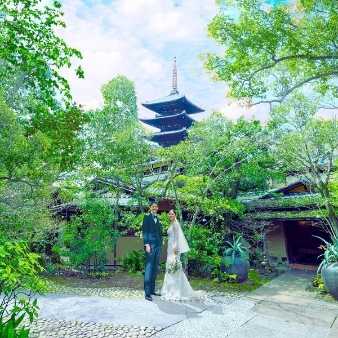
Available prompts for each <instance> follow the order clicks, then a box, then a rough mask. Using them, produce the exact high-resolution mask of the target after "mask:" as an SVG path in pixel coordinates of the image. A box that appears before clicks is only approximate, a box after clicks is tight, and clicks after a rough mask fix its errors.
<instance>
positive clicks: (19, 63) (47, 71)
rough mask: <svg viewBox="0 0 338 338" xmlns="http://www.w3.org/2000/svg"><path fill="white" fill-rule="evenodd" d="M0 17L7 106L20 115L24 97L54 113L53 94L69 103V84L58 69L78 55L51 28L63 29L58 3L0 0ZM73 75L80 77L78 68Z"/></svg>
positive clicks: (0, 71)
mask: <svg viewBox="0 0 338 338" xmlns="http://www.w3.org/2000/svg"><path fill="white" fill-rule="evenodd" d="M0 15H1V17H0V61H1V62H0V74H1V84H2V88H4V89H5V93H6V94H5V99H6V102H7V104H8V105H9V106H10V107H11V108H14V109H15V110H16V111H18V112H20V111H21V107H22V105H23V100H22V98H23V97H24V98H25V102H26V103H29V104H31V101H33V102H36V101H38V102H40V103H42V104H43V105H44V106H47V107H49V108H50V109H51V110H54V109H55V108H56V107H57V106H58V101H57V100H56V95H58V97H59V98H60V99H61V101H62V102H63V103H65V104H69V103H71V99H72V97H71V94H70V87H69V84H68V82H67V80H66V79H65V78H64V77H63V76H61V75H60V74H59V73H58V69H60V68H62V67H70V66H71V62H70V60H71V58H72V57H76V58H82V56H81V53H80V52H79V51H78V50H76V49H74V48H71V47H69V46H67V44H66V43H65V42H64V41H63V40H62V39H61V38H59V37H58V36H57V35H56V34H55V31H54V30H55V28H57V27H65V24H64V22H63V21H62V20H61V17H62V16H63V12H62V10H61V4H60V2H58V1H52V3H51V5H50V6H44V3H43V1H42V0H1V1H0ZM76 74H77V76H79V77H83V71H82V69H81V67H78V68H77V69H76ZM21 113H23V114H27V111H24V112H22V111H21Z"/></svg>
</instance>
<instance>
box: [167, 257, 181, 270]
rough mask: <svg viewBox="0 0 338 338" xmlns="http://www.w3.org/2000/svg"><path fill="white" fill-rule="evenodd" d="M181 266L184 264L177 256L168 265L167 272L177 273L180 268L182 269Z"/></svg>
mask: <svg viewBox="0 0 338 338" xmlns="http://www.w3.org/2000/svg"><path fill="white" fill-rule="evenodd" d="M181 266H182V264H181V261H180V260H179V259H177V257H175V258H174V259H173V261H172V262H171V263H170V264H169V265H168V266H167V272H168V273H175V272H177V271H178V270H180V268H181Z"/></svg>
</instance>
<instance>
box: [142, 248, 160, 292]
mask: <svg viewBox="0 0 338 338" xmlns="http://www.w3.org/2000/svg"><path fill="white" fill-rule="evenodd" d="M160 254H161V246H157V247H155V248H152V250H151V252H146V266H145V272H144V292H145V294H146V295H147V294H150V293H151V292H155V280H156V277H157V271H158V263H159V260H160Z"/></svg>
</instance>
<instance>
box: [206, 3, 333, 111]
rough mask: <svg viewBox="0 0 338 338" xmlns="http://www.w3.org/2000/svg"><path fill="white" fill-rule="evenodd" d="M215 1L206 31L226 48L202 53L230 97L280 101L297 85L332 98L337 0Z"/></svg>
mask: <svg viewBox="0 0 338 338" xmlns="http://www.w3.org/2000/svg"><path fill="white" fill-rule="evenodd" d="M216 2H217V3H219V5H220V12H219V13H218V14H217V15H216V16H215V17H214V18H213V20H212V21H211V23H210V24H209V25H208V33H209V36H210V37H211V38H212V39H214V40H215V41H216V42H217V43H218V44H219V45H221V46H224V48H225V52H224V55H218V54H214V53H205V54H204V56H202V58H203V59H204V62H205V67H206V69H207V70H208V71H210V73H211V74H212V75H213V79H214V80H217V81H224V82H226V83H227V85H228V86H229V91H228V94H227V95H228V97H229V98H233V99H235V100H249V102H247V103H250V104H252V103H254V104H255V103H260V102H269V103H273V102H282V101H283V100H284V99H285V98H286V97H287V96H288V95H289V94H290V93H292V92H293V91H294V90H295V89H298V88H302V89H304V90H306V91H312V92H313V93H317V94H318V95H319V96H326V100H328V98H329V97H333V98H337V95H338V91H337V89H338V88H337V84H336V81H335V79H337V75H338V73H337V62H338V50H337V46H336V41H337V32H338V3H337V1H335V0H321V1H317V0H295V1H292V2H290V1H280V2H278V4H277V2H271V1H269V2H265V1H261V0H235V1H228V2H227V1H223V0H218V1H216ZM271 3H272V4H271ZM324 32H325V34H324ZM323 105H324V102H323Z"/></svg>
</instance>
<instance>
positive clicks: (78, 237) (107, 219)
mask: <svg viewBox="0 0 338 338" xmlns="http://www.w3.org/2000/svg"><path fill="white" fill-rule="evenodd" d="M78 211H79V214H78V215H74V216H73V217H72V219H71V221H70V222H67V223H65V224H64V227H63V228H64V230H63V231H62V233H61V237H60V243H59V244H58V245H57V246H55V248H54V249H55V250H56V251H58V252H59V253H60V255H61V256H66V257H68V258H69V264H70V266H71V267H75V268H79V267H80V268H85V269H86V271H87V272H88V273H89V272H90V261H91V260H92V263H93V269H94V272H97V271H103V270H104V265H105V264H106V263H107V261H106V260H107V259H106V256H107V252H108V250H109V249H110V250H113V248H114V245H115V243H116V241H117V239H118V237H119V232H118V231H117V230H115V229H114V228H113V227H112V224H113V222H114V220H115V216H114V213H113V210H112V208H111V206H110V202H109V200H106V199H103V198H95V197H94V198H93V197H90V196H87V198H86V200H85V201H84V203H82V204H81V205H78Z"/></svg>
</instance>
